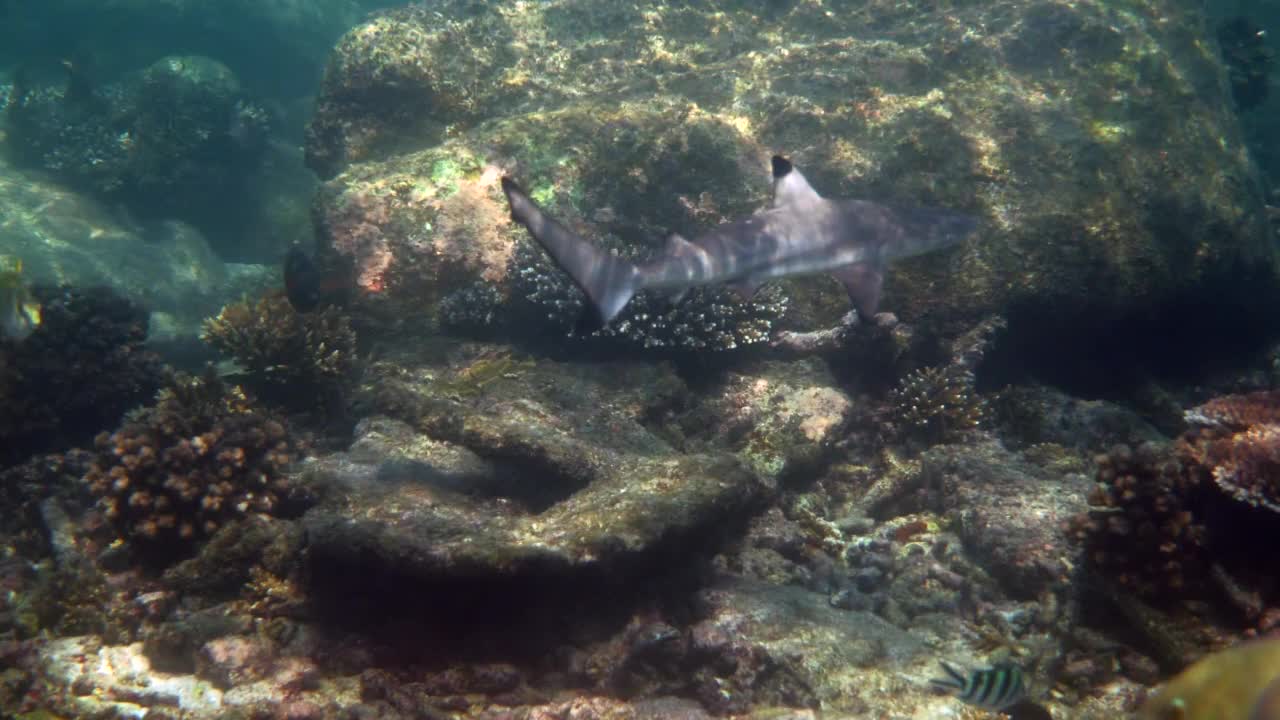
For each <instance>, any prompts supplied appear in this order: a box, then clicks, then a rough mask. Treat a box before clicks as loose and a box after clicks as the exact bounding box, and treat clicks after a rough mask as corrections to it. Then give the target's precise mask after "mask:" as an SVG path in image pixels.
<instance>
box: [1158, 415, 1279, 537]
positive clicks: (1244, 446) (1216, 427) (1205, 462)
mask: <svg viewBox="0 0 1280 720" xmlns="http://www.w3.org/2000/svg"><path fill="white" fill-rule="evenodd" d="M1186 417H1187V420H1188V421H1190V422H1193V423H1197V424H1200V425H1203V426H1205V427H1203V428H1202V429H1199V430H1196V431H1193V432H1189V433H1187V434H1186V435H1184V436H1183V437H1182V439H1181V440H1180V441H1179V442H1178V453H1179V455H1181V456H1182V457H1183V458H1184V460H1185V461H1186V463H1187V465H1188V467H1189V468H1192V469H1193V470H1194V472H1196V473H1197V474H1198V476H1199V477H1200V478H1202V479H1204V480H1206V481H1207V480H1212V481H1213V482H1214V483H1215V484H1216V485H1217V486H1218V487H1219V488H1220V489H1221V490H1222V491H1223V492H1225V493H1226V494H1228V495H1230V496H1231V497H1232V498H1235V499H1236V500H1239V501H1241V502H1245V503H1248V504H1250V505H1253V506H1255V507H1261V508H1266V509H1268V510H1271V511H1272V512H1280V392H1276V391H1264V392H1256V393H1248V394H1245V395H1227V396H1224V397H1219V398H1214V399H1213V400H1210V401H1209V402H1207V403H1205V404H1203V405H1201V406H1199V407H1196V408H1193V409H1191V410H1189V411H1187V414H1186Z"/></svg>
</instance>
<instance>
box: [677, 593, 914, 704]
mask: <svg viewBox="0 0 1280 720" xmlns="http://www.w3.org/2000/svg"><path fill="white" fill-rule="evenodd" d="M698 611H699V613H700V618H699V622H698V623H697V624H695V625H694V626H693V628H692V629H691V631H690V635H691V645H692V647H691V650H692V652H693V653H694V654H696V655H698V656H701V657H704V658H712V660H710V661H708V662H706V664H705V666H703V667H700V668H698V670H697V671H695V673H694V675H693V678H692V680H693V686H694V691H695V693H696V694H697V697H698V699H699V701H701V702H702V704H703V705H704V707H706V708H708V709H710V710H711V711H712V712H715V713H716V714H735V713H741V712H745V711H746V710H748V709H750V708H758V709H762V708H766V707H770V706H773V707H788V706H790V707H802V708H803V707H808V708H814V709H821V710H822V711H824V712H828V713H842V712H843V713H853V714H855V715H862V714H864V713H868V712H869V711H870V708H877V709H880V710H882V711H885V712H888V711H890V710H893V711H897V712H896V713H895V714H899V713H902V714H904V716H905V715H906V714H909V712H908V711H909V709H912V708H914V706H917V705H919V704H920V703H921V702H922V701H926V698H927V696H926V695H925V694H924V693H922V692H918V690H919V689H920V686H919V685H915V686H913V684H912V683H911V682H909V681H907V680H906V679H905V678H904V677H903V675H904V670H905V669H906V668H909V667H911V666H913V665H916V664H917V663H920V662H921V661H923V660H924V659H925V658H926V654H925V652H924V644H923V642H922V641H921V640H920V639H919V638H917V637H915V636H913V635H912V634H910V633H908V632H907V631H905V630H902V629H900V628H897V627H894V626H893V625H890V624H889V623H888V622H886V621H885V620H883V619H881V618H880V617H878V616H876V615H873V614H871V613H869V612H861V611H846V610H838V609H836V608H833V607H831V606H830V605H829V604H828V603H827V599H826V596H825V595H823V594H820V593H813V592H809V591H807V590H804V589H801V588H798V587H788V586H769V585H763V584H757V583H753V582H749V581H733V582H725V583H721V584H719V585H716V586H714V587H711V588H708V589H706V590H704V591H703V592H701V593H700V594H699V596H698ZM784 716H785V715H784ZM835 716H837V717H840V716H841V715H835ZM753 717H754V716H753ZM763 717H768V715H763Z"/></svg>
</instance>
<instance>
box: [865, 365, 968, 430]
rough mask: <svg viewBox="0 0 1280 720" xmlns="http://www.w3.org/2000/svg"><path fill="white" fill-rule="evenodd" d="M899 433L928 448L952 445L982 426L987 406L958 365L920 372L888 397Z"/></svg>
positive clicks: (965, 371)
mask: <svg viewBox="0 0 1280 720" xmlns="http://www.w3.org/2000/svg"><path fill="white" fill-rule="evenodd" d="M889 401H890V403H891V404H892V405H893V409H894V414H895V416H896V420H897V425H898V427H899V430H900V432H901V433H903V434H904V435H907V436H912V437H916V438H919V439H922V440H924V441H926V442H928V443H929V444H937V443H942V442H951V441H954V440H956V439H958V438H960V437H962V436H963V435H964V434H965V433H967V432H969V431H971V430H976V429H978V428H979V427H980V426H981V425H982V421H983V416H984V415H985V413H986V403H985V402H984V401H983V400H982V398H981V397H979V396H978V394H977V392H976V390H975V389H974V386H973V374H972V373H971V372H969V371H968V370H967V369H965V368H964V367H963V366H961V365H947V366H942V367H928V368H921V369H919V370H916V371H914V372H912V373H910V374H908V375H907V376H906V377H905V378H903V379H902V382H900V383H899V384H898V387H896V388H894V390H893V391H892V392H891V393H890V395H889Z"/></svg>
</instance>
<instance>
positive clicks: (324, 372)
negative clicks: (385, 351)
mask: <svg viewBox="0 0 1280 720" xmlns="http://www.w3.org/2000/svg"><path fill="white" fill-rule="evenodd" d="M201 338H202V339H203V340H204V341H205V342H207V343H209V344H210V345H211V346H213V347H214V348H216V349H217V350H219V351H221V352H223V353H226V354H227V355H230V356H231V357H232V358H235V360H236V362H238V363H240V365H242V366H243V367H244V368H245V370H246V371H248V373H249V374H250V375H252V376H255V377H256V378H258V379H260V380H262V381H264V382H265V383H266V384H268V385H276V386H284V387H287V388H289V389H291V390H295V391H297V390H303V391H305V390H307V389H308V388H310V389H314V388H315V387H316V386H340V385H342V384H343V383H345V382H346V381H347V380H348V379H350V377H351V374H352V372H353V370H354V368H355V366H356V334H355V331H353V330H352V329H351V321H350V319H349V318H348V317H347V315H346V314H344V313H343V311H342V310H341V309H339V308H337V307H334V306H328V307H324V308H321V309H319V310H317V311H315V312H311V313H306V314H303V313H299V312H297V311H296V310H294V309H293V307H292V306H291V305H290V304H289V300H288V298H286V297H285V296H284V295H283V294H281V293H278V292H272V293H268V294H266V295H264V296H262V297H260V298H258V299H257V300H254V301H250V300H243V301H241V302H237V303H232V304H230V305H227V306H226V307H224V308H222V311H221V312H219V313H218V315H217V317H213V318H210V319H208V320H206V321H205V323H204V328H203V332H202V333H201ZM296 396H297V395H296V394H295V397H296Z"/></svg>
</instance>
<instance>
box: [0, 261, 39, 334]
mask: <svg viewBox="0 0 1280 720" xmlns="http://www.w3.org/2000/svg"><path fill="white" fill-rule="evenodd" d="M38 327H40V303H38V302H36V299H35V298H34V297H32V295H31V290H30V289H28V288H27V284H26V282H24V281H23V279H22V261H20V260H19V261H17V262H14V263H12V265H11V267H10V268H9V269H6V270H0V339H4V340H14V341H21V340H25V339H27V337H28V336H29V335H31V333H33V332H35V329H36V328H38Z"/></svg>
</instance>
